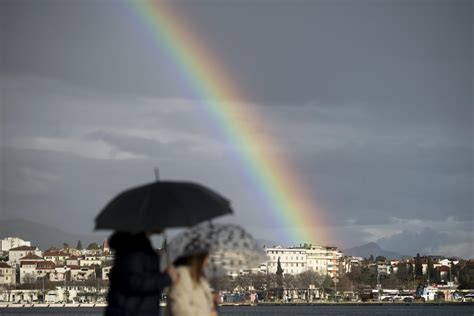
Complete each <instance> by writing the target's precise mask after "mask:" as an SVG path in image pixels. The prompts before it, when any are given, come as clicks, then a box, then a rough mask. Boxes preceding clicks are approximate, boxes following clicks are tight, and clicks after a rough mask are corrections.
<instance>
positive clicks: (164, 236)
mask: <svg viewBox="0 0 474 316" xmlns="http://www.w3.org/2000/svg"><path fill="white" fill-rule="evenodd" d="M163 238H164V240H165V241H166V242H165V245H166V247H165V253H164V255H165V257H166V266H167V267H169V265H170V253H169V249H168V236H166V231H164V232H163Z"/></svg>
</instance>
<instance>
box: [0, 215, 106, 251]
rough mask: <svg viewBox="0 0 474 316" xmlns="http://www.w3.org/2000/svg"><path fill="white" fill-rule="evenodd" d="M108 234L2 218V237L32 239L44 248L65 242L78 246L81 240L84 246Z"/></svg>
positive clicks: (0, 227)
mask: <svg viewBox="0 0 474 316" xmlns="http://www.w3.org/2000/svg"><path fill="white" fill-rule="evenodd" d="M106 236H107V234H105V233H91V234H88V235H86V234H73V233H68V232H65V231H62V230H60V229H58V228H56V227H53V226H49V225H45V224H40V223H35V222H31V221H27V220H23V219H14V220H0V239H1V238H5V237H19V238H22V239H24V240H29V241H31V244H32V245H34V246H38V247H39V248H40V249H42V250H44V249H47V248H49V247H51V246H62V245H63V243H64V242H66V243H68V244H69V245H71V246H73V247H74V246H76V244H77V241H78V240H81V242H82V244H83V245H84V246H87V245H88V244H89V243H92V242H98V243H102V242H103V240H104V239H105V237H106Z"/></svg>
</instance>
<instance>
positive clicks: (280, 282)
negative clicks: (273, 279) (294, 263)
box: [275, 257, 284, 287]
mask: <svg viewBox="0 0 474 316" xmlns="http://www.w3.org/2000/svg"><path fill="white" fill-rule="evenodd" d="M283 272H284V270H283V269H282V268H281V263H280V257H278V262H277V270H276V273H275V274H276V276H277V284H278V287H282V286H283Z"/></svg>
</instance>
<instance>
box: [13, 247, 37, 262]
mask: <svg viewBox="0 0 474 316" xmlns="http://www.w3.org/2000/svg"><path fill="white" fill-rule="evenodd" d="M30 253H31V254H35V255H37V256H40V257H41V250H39V248H38V247H35V246H19V247H15V248H11V249H10V250H9V251H8V263H9V264H10V265H12V266H15V267H16V266H18V265H19V264H20V258H23V257H25V256H27V255H28V254H30Z"/></svg>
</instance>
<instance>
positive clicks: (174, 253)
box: [167, 223, 266, 275]
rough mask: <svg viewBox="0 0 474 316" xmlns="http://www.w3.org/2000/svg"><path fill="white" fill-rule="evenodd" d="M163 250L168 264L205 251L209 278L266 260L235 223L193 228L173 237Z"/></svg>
mask: <svg viewBox="0 0 474 316" xmlns="http://www.w3.org/2000/svg"><path fill="white" fill-rule="evenodd" d="M167 247H168V249H167V253H168V254H169V256H170V261H171V262H174V261H175V260H176V259H178V258H180V257H187V256H191V255H194V254H199V253H204V252H208V253H209V257H210V266H209V268H210V269H211V270H212V274H213V275H216V274H221V273H226V272H234V271H236V272H237V271H239V270H244V269H250V268H257V267H258V266H259V265H260V264H261V263H262V262H264V261H265V260H266V256H265V253H264V251H263V249H262V248H260V247H259V245H258V243H257V241H256V240H255V239H254V238H253V237H252V235H250V234H249V233H248V232H247V231H245V230H244V229H243V228H242V227H240V226H238V225H235V224H218V223H203V224H200V225H197V226H195V227H193V228H190V229H187V230H186V231H184V232H182V233H181V234H179V235H178V236H176V237H175V238H173V240H171V242H170V243H169V244H168V245H167Z"/></svg>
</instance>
